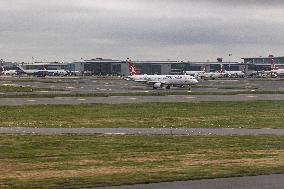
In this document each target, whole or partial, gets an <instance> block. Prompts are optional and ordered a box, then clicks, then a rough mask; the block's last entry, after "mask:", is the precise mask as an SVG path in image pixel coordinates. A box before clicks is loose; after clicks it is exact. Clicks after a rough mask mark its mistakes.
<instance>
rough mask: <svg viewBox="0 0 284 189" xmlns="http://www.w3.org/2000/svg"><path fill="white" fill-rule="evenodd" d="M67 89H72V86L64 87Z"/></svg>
mask: <svg viewBox="0 0 284 189" xmlns="http://www.w3.org/2000/svg"><path fill="white" fill-rule="evenodd" d="M66 88H67V89H74V87H66Z"/></svg>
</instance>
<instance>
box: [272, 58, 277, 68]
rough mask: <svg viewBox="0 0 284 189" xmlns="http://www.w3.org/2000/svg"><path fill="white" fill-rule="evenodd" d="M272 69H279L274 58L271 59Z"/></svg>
mask: <svg viewBox="0 0 284 189" xmlns="http://www.w3.org/2000/svg"><path fill="white" fill-rule="evenodd" d="M271 70H277V67H276V64H275V60H274V59H271Z"/></svg>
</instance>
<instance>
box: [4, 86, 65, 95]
mask: <svg viewBox="0 0 284 189" xmlns="http://www.w3.org/2000/svg"><path fill="white" fill-rule="evenodd" d="M33 91H62V89H58V90H57V89H50V88H36V87H29V86H21V85H10V84H8V85H0V92H33ZM1 95H5V94H1ZM1 95H0V96H1ZM16 95H18V94H15V95H14V96H16ZM19 95H20V94H19Z"/></svg>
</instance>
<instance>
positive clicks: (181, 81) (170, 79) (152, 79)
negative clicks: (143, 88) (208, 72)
mask: <svg viewBox="0 0 284 189" xmlns="http://www.w3.org/2000/svg"><path fill="white" fill-rule="evenodd" d="M127 62H128V67H129V72H130V76H128V78H127V79H128V80H133V81H135V82H141V83H146V84H148V85H152V86H153V89H157V88H163V87H164V86H166V89H170V87H171V86H178V87H183V86H190V85H194V84H197V83H198V81H197V79H196V78H195V77H193V76H190V75H147V74H144V75H139V74H138V72H137V70H136V68H135V65H134V64H133V63H132V62H131V61H130V60H127Z"/></svg>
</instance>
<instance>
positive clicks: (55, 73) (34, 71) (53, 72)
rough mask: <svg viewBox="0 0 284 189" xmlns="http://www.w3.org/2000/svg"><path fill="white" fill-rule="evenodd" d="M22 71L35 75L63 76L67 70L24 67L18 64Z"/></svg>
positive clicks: (66, 73)
mask: <svg viewBox="0 0 284 189" xmlns="http://www.w3.org/2000/svg"><path fill="white" fill-rule="evenodd" d="M18 68H19V69H20V70H21V72H22V73H24V74H27V75H35V76H43V77H45V76H47V75H50V76H65V75H68V74H69V73H68V71H66V70H64V69H60V70H47V69H24V68H23V67H22V66H20V65H19V66H18Z"/></svg>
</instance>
